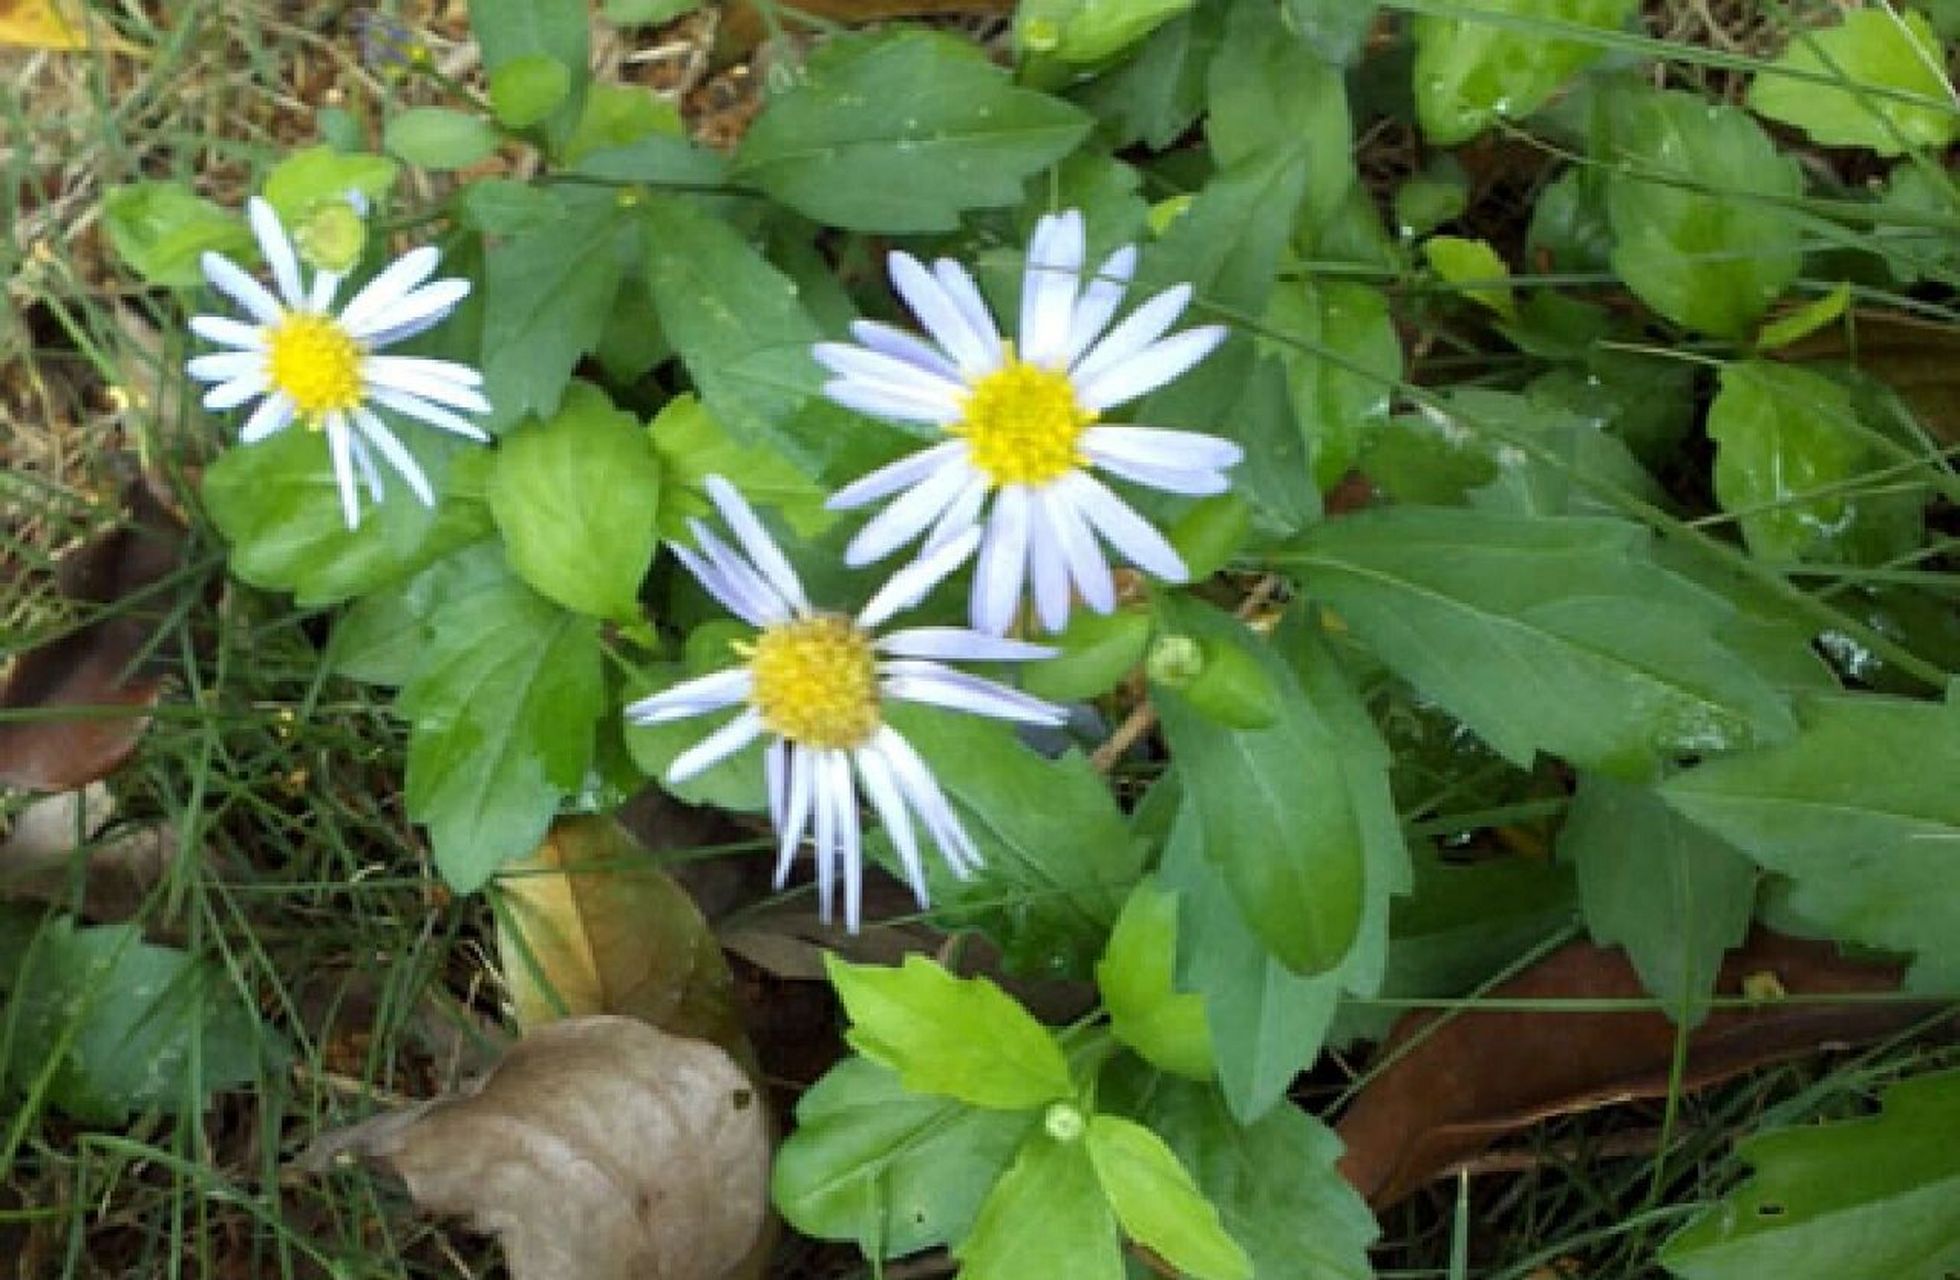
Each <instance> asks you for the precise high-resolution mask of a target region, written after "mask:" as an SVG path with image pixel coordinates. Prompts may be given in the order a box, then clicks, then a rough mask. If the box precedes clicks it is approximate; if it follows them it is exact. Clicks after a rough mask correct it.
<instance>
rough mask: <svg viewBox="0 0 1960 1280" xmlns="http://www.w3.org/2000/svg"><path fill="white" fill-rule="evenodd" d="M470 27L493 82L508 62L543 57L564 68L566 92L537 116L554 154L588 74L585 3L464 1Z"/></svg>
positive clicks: (581, 99)
mask: <svg viewBox="0 0 1960 1280" xmlns="http://www.w3.org/2000/svg"><path fill="white" fill-rule="evenodd" d="M469 2H470V30H471V31H472V32H474V33H475V35H476V40H477V43H478V44H479V45H480V46H482V49H483V69H484V70H485V71H486V72H488V73H489V74H490V77H491V80H492V82H493V83H494V82H495V79H496V76H497V74H498V72H500V71H502V70H503V69H504V67H506V66H508V65H510V64H511V63H514V62H521V61H523V60H524V59H527V58H533V57H538V56H543V57H547V58H550V59H551V60H552V61H554V62H556V63H557V64H558V65H559V66H561V67H563V68H565V70H566V72H567V73H568V74H569V76H570V77H571V83H570V87H569V91H568V92H567V93H566V94H565V97H564V99H563V100H562V101H561V102H560V103H559V104H558V105H557V106H556V107H555V108H553V109H552V110H551V114H550V116H549V118H547V119H546V120H544V121H542V123H543V125H544V128H545V136H546V137H547V139H548V140H549V141H550V143H551V145H552V148H553V150H554V153H556V152H559V151H562V149H563V144H564V141H565V139H566V137H567V136H569V135H570V133H571V131H572V129H573V127H574V125H575V124H576V123H577V121H578V116H579V110H580V107H581V106H582V104H583V102H584V98H585V88H586V82H587V81H588V80H589V79H590V78H591V73H590V71H589V68H590V67H591V65H592V48H591V45H592V28H591V18H590V15H589V14H588V13H587V6H585V5H577V4H566V3H564V0H469Z"/></svg>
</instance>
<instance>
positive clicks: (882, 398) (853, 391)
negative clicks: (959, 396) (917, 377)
mask: <svg viewBox="0 0 1960 1280" xmlns="http://www.w3.org/2000/svg"><path fill="white" fill-rule="evenodd" d="M823 393H824V396H825V398H827V399H829V400H832V401H835V402H836V403H838V404H841V405H843V406H844V407H845V408H846V409H855V410H857V411H858V412H859V413H862V414H866V415H868V416H870V417H873V418H890V419H891V420H893V421H894V422H924V423H929V424H930V425H932V426H935V427H943V426H945V425H946V424H948V423H951V422H958V421H959V420H960V407H959V405H957V404H955V403H954V402H952V401H951V400H942V399H940V398H939V397H937V396H927V395H924V394H922V393H920V392H919V391H918V390H916V389H915V388H913V387H910V386H898V385H896V384H894V383H890V382H866V381H865V380H864V379H862V378H833V379H831V380H830V381H829V382H826V383H824V384H823Z"/></svg>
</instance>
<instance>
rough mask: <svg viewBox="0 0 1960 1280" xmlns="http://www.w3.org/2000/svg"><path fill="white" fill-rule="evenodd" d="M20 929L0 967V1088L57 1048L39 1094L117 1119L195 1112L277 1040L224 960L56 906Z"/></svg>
mask: <svg viewBox="0 0 1960 1280" xmlns="http://www.w3.org/2000/svg"><path fill="white" fill-rule="evenodd" d="M8 923H9V924H10V925H11V924H12V923H13V922H11V921H10V922H8ZM28 933H29V934H30V935H31V936H25V937H17V938H15V939H9V941H10V943H12V944H13V945H12V946H10V947H8V948H7V949H6V950H7V951H9V952H10V953H12V954H10V955H9V957H8V958H9V959H10V960H12V961H13V963H10V964H8V965H7V966H6V967H5V968H4V969H0V990H5V991H6V993H7V1000H6V1009H5V1012H4V1014H0V1028H4V1029H5V1031H6V1035H5V1037H4V1038H0V1050H4V1051H5V1056H4V1057H0V1095H5V1094H17V1093H20V1092H23V1091H26V1090H28V1089H31V1088H33V1087H34V1086H35V1085H36V1082H37V1081H38V1080H40V1079H41V1077H42V1073H43V1071H44V1070H46V1068H47V1067H48V1066H49V1065H50V1059H51V1058H53V1057H55V1056H56V1055H59V1064H58V1065H55V1066H54V1069H53V1072H52V1074H51V1075H49V1076H48V1077H47V1094H46V1097H47V1098H48V1100H49V1101H51V1102H53V1103H54V1105H56V1106H58V1107H60V1108H61V1109H62V1110H63V1111H66V1112H67V1113H68V1114H69V1115H71V1116H74V1117H75V1118H76V1119H78V1120H82V1121H85V1122H88V1123H91V1124H104V1125H117V1124H121V1123H123V1122H124V1121H126V1120H127V1119H128V1118H129V1117H130V1115H131V1114H133V1113H135V1112H139V1111H146V1110H150V1109H152V1108H155V1109H157V1110H162V1111H168V1112H172V1113H181V1112H190V1113H195V1112H196V1111H197V1110H198V1109H199V1108H200V1107H202V1106H203V1105H204V1099H205V1097H206V1096H207V1095H209V1094H210V1093H212V1092H215V1091H216V1090H219V1089H227V1088H231V1087H232V1086H234V1085H240V1084H244V1083H246V1082H248V1081H252V1080H256V1079H259V1078H260V1074H261V1072H262V1071H264V1070H265V1069H266V1068H267V1067H273V1066H276V1063H275V1062H274V1061H273V1060H274V1059H276V1058H278V1057H279V1056H280V1055H281V1054H282V1053H283V1052H284V1050H283V1047H282V1046H281V1044H280V1042H279V1040H278V1039H277V1038H276V1036H275V1033H274V1032H272V1031H271V1030H270V1029H268V1028H267V1027H265V1026H263V1025H261V1024H260V1022H259V1019H258V1016H257V1013H256V1012H255V1011H254V1010H253V1008H252V1005H251V1002H250V1000H249V999H248V998H247V996H246V994H245V993H242V992H241V991H240V990H239V989H238V987H237V986H236V984H235V983H234V981H233V979H232V976H231V975H229V974H227V973H226V971H225V970H224V968H223V967H221V966H219V965H217V964H214V963H211V962H209V961H205V960H200V959H198V958H197V957H195V956H193V955H191V954H190V953H188V952H185V951H180V950H177V949H175V948H171V947H157V946H151V945H150V944H148V943H146V942H144V941H143V938H142V933H141V931H140V930H138V929H137V928H136V927H135V926H134V925H104V926H101V927H97V928H77V927H76V925H75V923H74V921H73V920H71V919H69V918H68V917H66V916H57V917H52V918H50V919H48V920H47V921H46V923H45V924H43V925H42V926H41V927H40V928H39V930H38V931H35V930H33V929H31V927H30V929H29V930H28Z"/></svg>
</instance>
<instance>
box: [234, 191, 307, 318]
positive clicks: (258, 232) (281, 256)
mask: <svg viewBox="0 0 1960 1280" xmlns="http://www.w3.org/2000/svg"><path fill="white" fill-rule="evenodd" d="M245 217H246V220H247V221H249V222H250V223H251V224H252V235H253V236H254V238H256V239H257V240H258V242H259V252H260V253H261V254H263V255H264V256H265V264H266V266H268V267H270V268H272V282H273V283H274V284H276V285H278V286H279V294H280V296H281V297H283V298H284V299H285V300H286V305H287V306H288V307H289V308H295V309H297V308H298V307H300V306H302V305H303V304H304V303H305V301H306V290H305V289H304V288H302V287H301V284H300V278H299V258H298V257H297V256H296V255H295V254H294V253H293V243H292V241H290V240H288V239H287V238H286V229H285V228H284V227H282V226H280V225H279V215H278V214H277V213H275V212H273V209H272V206H271V205H269V204H267V203H266V202H265V201H264V200H261V199H260V198H259V197H257V196H253V197H252V198H251V200H250V201H248V202H247V203H246V205H245Z"/></svg>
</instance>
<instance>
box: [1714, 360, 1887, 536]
mask: <svg viewBox="0 0 1960 1280" xmlns="http://www.w3.org/2000/svg"><path fill="white" fill-rule="evenodd" d="M1708 434H1709V436H1710V438H1712V439H1713V440H1714V441H1715V445H1716V452H1715V497H1716V500H1717V501H1719V502H1720V503H1721V505H1722V509H1723V510H1724V511H1728V512H1731V513H1733V514H1734V515H1735V516H1736V520H1737V523H1738V524H1740V525H1741V527H1742V536H1743V539H1744V541H1746V542H1747V543H1748V544H1749V550H1750V551H1751V552H1753V553H1754V554H1755V555H1756V556H1758V557H1759V558H1761V559H1764V560H1770V561H1775V562H1779V563H1788V562H1790V561H1795V560H1824V561H1851V562H1853V563H1860V564H1880V563H1884V562H1886V561H1889V560H1891V559H1892V558H1894V557H1895V556H1899V555H1903V554H1906V553H1907V552H1909V551H1911V550H1912V549H1913V548H1915V547H1917V546H1918V545H1919V542H1920V537H1921V534H1922V532H1923V529H1922V524H1921V515H1920V508H1921V506H1922V504H1923V503H1924V501H1925V497H1926V494H1925V491H1924V490H1923V489H1921V488H1919V487H1917V486H1913V487H1910V488H1907V489H1905V490H1901V489H1900V488H1899V485H1898V480H1897V478H1896V477H1895V476H1886V477H1883V478H1880V479H1874V480H1872V481H1869V482H1868V483H1867V484H1866V485H1863V486H1860V485H1858V484H1857V481H1858V478H1859V477H1861V476H1864V475H1866V474H1867V473H1870V472H1875V471H1879V470H1881V469H1883V468H1886V467H1887V466H1888V465H1889V459H1886V458H1884V457H1883V456H1881V455H1880V454H1879V452H1878V450H1877V449H1876V448H1875V447H1874V446H1873V444H1872V441H1871V433H1870V431H1869V429H1867V428H1864V427H1862V426H1861V425H1860V424H1859V421H1858V413H1857V410H1856V409H1855V408H1854V407H1853V405H1852V401H1851V393H1850V391H1848V390H1847V389H1846V388H1845V387H1844V386H1843V385H1841V384H1839V383H1837V382H1833V381H1832V380H1831V379H1829V378H1826V377H1825V376H1823V375H1822V374H1820V373H1814V372H1812V371H1811V370H1809V369H1802V368H1798V367H1796V366H1794V365H1787V364H1776V363H1772V362H1770V361H1766V360H1746V361H1740V362H1737V363H1733V364H1727V365H1724V366H1722V385H1721V391H1720V392H1719V394H1717V395H1716V397H1715V402H1714V403H1713V404H1711V405H1710V406H1709V408H1708ZM1812 494H1815V495H1816V496H1809V495H1812Z"/></svg>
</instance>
